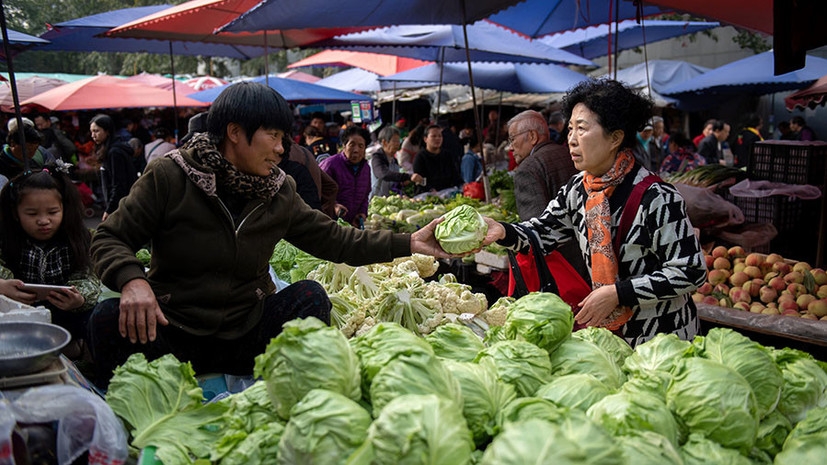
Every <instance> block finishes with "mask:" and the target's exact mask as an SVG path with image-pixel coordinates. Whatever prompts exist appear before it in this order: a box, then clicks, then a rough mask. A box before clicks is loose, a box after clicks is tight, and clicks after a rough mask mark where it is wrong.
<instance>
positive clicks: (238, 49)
mask: <svg viewBox="0 0 827 465" xmlns="http://www.w3.org/2000/svg"><path fill="white" fill-rule="evenodd" d="M169 7H170V5H152V6H142V7H136V8H124V9H121V10H114V11H107V12H105V13H99V14H96V15H91V16H85V17H82V18H77V19H73V20H70V21H64V22H61V23H57V24H55V25H53V26H51V28H50V29H49V30H48V31H47V32H45V33H44V34H42V35H41V36H40V38H41V39H47V40H49V41H50V43H49V44H46V45H40V46H37V47H35V48H34V49H33V50H38V51H46V52H48V51H67V52H131V53H156V54H169V53H172V54H173V55H203V56H221V57H229V58H237V59H243V60H246V59H248V58H251V57H256V56H259V55H262V54H263V53H264V49H263V48H261V47H249V46H238V45H223V44H205V43H198V42H184V41H174V40H144V39H124V38H111V37H105V36H103V34H104V33H106V32H107V31H109V30H110V29H112V28H114V27H117V26H120V25H122V24H125V23H128V22H130V21H133V20H135V19H138V18H142V17H144V16H146V15H149V14H152V13H157V12H159V11H162V10H165V9H167V8H169Z"/></svg>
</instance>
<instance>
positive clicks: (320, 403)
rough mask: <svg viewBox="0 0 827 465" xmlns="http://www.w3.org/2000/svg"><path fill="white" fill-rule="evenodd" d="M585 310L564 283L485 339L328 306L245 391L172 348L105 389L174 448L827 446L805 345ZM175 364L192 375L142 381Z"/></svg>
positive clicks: (693, 456) (216, 452) (746, 458)
mask: <svg viewBox="0 0 827 465" xmlns="http://www.w3.org/2000/svg"><path fill="white" fill-rule="evenodd" d="M572 325H573V318H572V314H571V311H570V308H569V307H568V306H567V305H566V304H565V303H563V302H562V300H560V299H559V298H558V297H557V296H555V295H553V294H530V295H529V296H526V297H523V298H522V299H519V300H517V301H515V302H508V305H507V310H506V318H505V322H504V325H503V326H501V327H496V328H491V330H490V331H489V332H488V334H486V337H485V339H481V338H480V337H479V336H477V335H476V334H475V333H474V332H472V331H471V330H470V329H469V328H468V327H466V326H463V325H459V324H448V325H442V326H439V327H438V328H436V329H435V330H434V331H433V332H432V333H430V334H428V335H427V336H425V337H419V336H417V335H415V334H414V333H412V332H411V331H408V330H407V329H405V328H403V327H402V326H400V325H398V324H394V323H379V324H376V325H375V326H373V327H372V328H371V329H370V330H369V331H367V332H366V333H364V334H362V335H359V336H357V337H354V338H352V339H349V340H348V339H347V338H345V336H344V335H343V334H342V333H341V331H338V330H336V329H334V328H331V327H328V326H326V325H324V324H323V323H321V322H320V321H318V320H315V319H307V320H296V321H293V322H290V323H288V324H286V325H285V328H284V332H283V333H282V334H281V335H280V336H278V337H276V338H275V339H273V341H272V342H271V343H270V345H269V346H268V347H267V349H266V351H265V353H264V354H262V355H260V356H259V357H257V359H256V363H255V374H256V376H258V377H260V378H261V380H260V381H258V382H257V383H256V384H255V385H253V387H251V388H249V389H247V390H245V391H243V392H241V393H239V394H234V395H232V396H230V397H228V398H225V399H223V400H221V401H219V402H216V403H208V404H200V402H198V395H199V394H200V390H199V389H198V388H197V387H196V384H195V381H194V379H193V378H192V376H191V369H189V370H188V367H189V365H188V364H179V365H180V368H179V369H173V368H175V365H174V364H173V365H171V366H170V367H168V368H167V369H166V370H164V372H163V373H158V372H156V371H152V372H151V375H144V376H142V377H137V376H134V374H133V375H131V376H130V372H127V370H126V369H125V368H124V367H121V368H119V369H118V371H116V373H115V379H114V380H113V382H112V384H111V387H110V391H109V393H108V394H107V401H108V402H109V404H110V405H111V406H112V408H113V410H114V411H115V412H116V414H118V415H119V416H120V417H121V418H122V419H123V420H124V422H125V423H126V424H127V425H128V428H129V429H130V431H131V433H132V437H133V446H134V447H136V448H145V447H147V446H149V445H152V446H155V447H156V448H157V451H156V457H158V458H160V459H161V460H162V461H163V462H164V463H167V464H170V463H187V462H186V461H182V460H184V459H187V460H189V461H195V460H196V459H200V460H202V461H203V462H202V463H205V464H206V463H216V464H234V463H248V464H258V463H261V464H264V463H276V464H296V463H300V464H319V463H324V464H334V465H335V464H348V465H368V464H371V465H383V464H389V465H390V464H393V465H396V464H422V465H455V464H456V465H465V464H484V465H494V464H497V465H524V464H527V463H537V464H540V463H547V464H618V465H620V464H635V465H640V464H642V465H647V464H653V465H655V464H657V465H663V464H686V465H694V464H713V465H716V464H727V465H731V464H736V465H737V464H751V463H757V464H772V463H775V464H779V465H785V464H795V465H802V464H805V463H821V462H822V461H823V460H824V457H827V373H826V372H825V371H824V367H823V365H821V364H820V363H819V362H817V361H815V360H814V359H813V358H812V357H811V356H810V355H808V354H805V353H803V352H800V351H796V350H793V349H780V350H776V349H772V348H769V347H763V346H761V345H759V344H757V343H755V342H753V341H751V340H750V339H748V338H746V337H744V336H742V335H740V334H739V333H736V332H734V331H731V330H726V329H713V330H710V331H709V333H708V334H707V335H706V336H704V337H697V338H696V339H695V340H694V341H692V342H687V341H681V340H679V339H677V338H676V337H675V336H671V335H659V336H657V337H655V338H654V339H652V340H651V341H649V342H646V343H644V344H641V345H640V346H638V347H637V348H636V350H632V349H631V348H630V347H629V346H628V345H626V343H625V342H624V341H623V340H622V339H620V338H618V337H616V336H615V335H613V334H612V333H610V332H608V331H607V330H604V329H599V328H587V329H584V330H580V331H577V332H575V333H572ZM135 357H138V358H139V359H140V358H141V356H135ZM138 361H139V362H141V363H142V364H143V365H141V367H143V368H146V366H145V365H146V361H145V360H138ZM132 362H133V360H132V359H130V362H128V363H127V365H126V366H129V365H130V364H133V363H132ZM152 363H155V362H152ZM133 365H135V364H133ZM139 365H140V364H139ZM150 365H151V363H150ZM132 370H134V367H132ZM170 373H172V374H173V375H174V376H177V377H179V378H180V379H181V381H179V382H180V383H181V386H176V385H175V383H173V382H159V383H158V386H155V387H153V388H152V389H150V388H149V387H147V383H148V382H147V380H148V379H153V378H154V377H156V376H167V375H169V374H170ZM158 390H163V392H157V391H158ZM150 391H151V392H150ZM135 399H147V400H150V399H152V402H156V403H159V404H163V406H160V405H159V408H160V409H161V411H159V412H157V413H153V414H146V413H144V412H139V413H136V411H140V410H141V408H143V405H144V404H145V402H136V401H135ZM167 399H172V400H178V399H183V400H184V401H185V402H186V405H167V404H165V403H164V401H165V400H167ZM137 405H140V406H141V408H137V409H136V408H135V406H137ZM176 408H177V409H178V410H175V409H176ZM147 431H148V432H147Z"/></svg>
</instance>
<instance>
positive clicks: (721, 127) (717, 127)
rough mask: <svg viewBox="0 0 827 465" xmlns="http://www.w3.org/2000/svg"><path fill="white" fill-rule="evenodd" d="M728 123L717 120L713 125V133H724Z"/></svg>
mask: <svg viewBox="0 0 827 465" xmlns="http://www.w3.org/2000/svg"><path fill="white" fill-rule="evenodd" d="M726 124H727V123H726V121H724V120H722V119H716V120H715V122H714V123H712V130H713V131H723V130H724V127H725V126H726Z"/></svg>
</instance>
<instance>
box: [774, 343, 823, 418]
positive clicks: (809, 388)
mask: <svg viewBox="0 0 827 465" xmlns="http://www.w3.org/2000/svg"><path fill="white" fill-rule="evenodd" d="M771 355H772V357H773V359H774V360H775V364H776V365H777V366H778V368H780V369H781V375H782V376H783V377H784V386H783V387H782V388H781V400H779V402H778V407H777V408H778V411H779V412H781V413H783V414H784V415H786V417H787V419H789V420H790V423H793V424H795V423H798V422H799V421H801V420H803V419H804V417H805V416H806V415H807V411H808V410H810V409H811V408H814V407H827V373H825V372H824V370H822V369H821V366H819V365H818V363H816V361H815V360H814V359H813V357H812V356H811V355H810V354H807V353H805V352H801V351H799V350H795V349H790V348H784V349H779V350H774V351H773V352H772V353H771Z"/></svg>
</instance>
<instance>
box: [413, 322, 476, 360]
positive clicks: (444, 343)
mask: <svg viewBox="0 0 827 465" xmlns="http://www.w3.org/2000/svg"><path fill="white" fill-rule="evenodd" d="M425 340H426V341H427V342H428V343H429V344H430V345H431V347H433V349H434V353H435V354H436V356H437V357H441V358H447V359H452V360H457V361H460V362H473V361H474V359H475V358H477V354H478V353H479V352H480V351H481V350H482V349H484V348H485V346H484V345H483V344H482V339H480V337H479V336H477V335H476V333H474V331H472V330H471V328H469V327H468V326H465V325H460V324H445V325H439V326H437V327H436V329H435V330H434V331H433V332H432V333H430V334H428V335H427V336H425Z"/></svg>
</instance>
